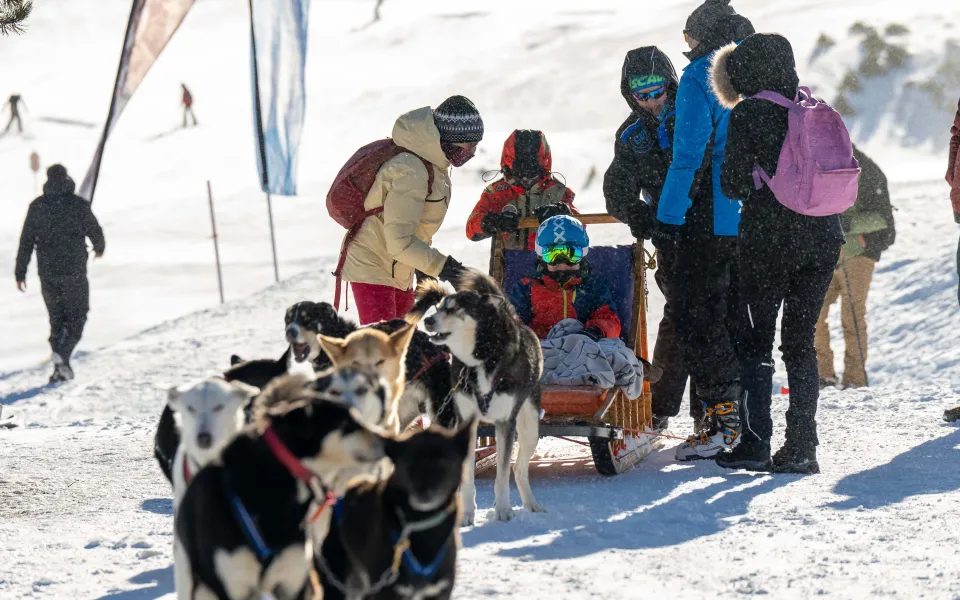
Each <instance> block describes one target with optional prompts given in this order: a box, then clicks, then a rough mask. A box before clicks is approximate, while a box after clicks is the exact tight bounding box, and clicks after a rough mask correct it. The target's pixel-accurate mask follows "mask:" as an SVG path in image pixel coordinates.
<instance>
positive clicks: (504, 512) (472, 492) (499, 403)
mask: <svg viewBox="0 0 960 600" xmlns="http://www.w3.org/2000/svg"><path fill="white" fill-rule="evenodd" d="M457 290H458V291H456V293H450V291H449V290H448V289H445V288H444V287H443V286H442V285H441V284H440V283H439V282H437V281H436V280H432V281H431V280H427V281H425V282H424V283H422V284H421V285H420V287H419V288H418V289H417V301H416V303H415V304H414V307H413V309H412V310H411V311H410V314H409V315H408V316H407V318H408V320H410V321H411V322H418V321H420V320H421V319H423V317H424V316H426V313H427V311H428V310H429V309H430V308H431V307H434V306H435V307H436V309H437V310H436V312H435V313H434V314H433V315H432V316H430V317H427V318H426V319H423V324H424V326H425V327H426V330H427V332H429V333H430V334H431V336H432V337H431V338H430V341H431V342H433V343H434V344H437V345H442V346H444V347H446V348H447V349H449V350H450V353H451V354H452V355H453V371H454V377H455V380H456V381H457V383H456V384H455V387H454V392H453V400H454V403H455V405H456V408H457V412H458V414H459V415H460V418H461V419H464V420H468V421H469V420H472V421H473V423H474V432H473V433H474V435H473V437H472V440H473V442H472V443H471V446H470V453H469V456H468V458H467V461H466V462H465V463H464V478H463V486H462V492H461V493H462V499H463V523H464V524H465V525H471V524H473V522H474V518H475V513H476V509H477V502H476V488H475V487H474V456H475V451H476V428H477V426H476V423H477V422H478V421H480V422H483V423H491V424H493V425H495V427H496V443H497V477H496V483H495V487H494V493H495V500H494V509H495V512H496V518H497V519H498V520H500V521H509V520H510V519H511V518H513V508H512V506H511V504H510V462H511V454H512V451H513V438H514V433H516V435H517V439H518V442H519V451H518V455H517V463H516V467H515V477H516V482H517V488H518V489H519V491H520V497H521V499H522V500H523V505H524V507H525V508H526V509H527V510H529V511H531V512H544V509H543V508H542V507H541V506H540V505H539V504H538V503H537V501H536V499H535V498H534V496H533V490H531V488H530V477H529V466H530V459H531V458H532V457H533V454H534V452H535V451H536V449H537V442H538V440H539V437H540V395H541V385H540V377H541V374H542V372H543V355H542V353H541V351H540V340H538V339H537V336H536V334H534V332H533V330H531V329H530V328H529V327H527V326H526V325H524V324H523V323H522V322H521V321H520V320H519V319H517V315H516V312H515V310H514V309H513V306H512V305H511V304H510V302H509V301H508V300H507V299H506V298H504V296H503V292H502V291H501V290H500V287H499V286H498V285H497V284H496V282H495V281H494V280H493V279H492V278H491V277H489V276H487V275H485V274H483V273H480V272H478V271H474V270H468V271H467V272H466V273H464V275H462V276H461V277H460V280H459V282H458V285H457Z"/></svg>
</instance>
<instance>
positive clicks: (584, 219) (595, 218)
mask: <svg viewBox="0 0 960 600" xmlns="http://www.w3.org/2000/svg"><path fill="white" fill-rule="evenodd" d="M570 216H571V217H573V218H574V219H576V220H578V221H580V222H581V223H583V224H584V225H609V224H611V223H619V222H620V221H619V219H617V218H616V217H612V216H610V215H608V214H606V213H593V214H589V215H570ZM539 226H540V221H538V220H537V219H536V218H534V217H527V218H524V219H520V228H521V229H536V228H537V227H539Z"/></svg>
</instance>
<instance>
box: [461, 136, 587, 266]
mask: <svg viewBox="0 0 960 600" xmlns="http://www.w3.org/2000/svg"><path fill="white" fill-rule="evenodd" d="M552 167H553V154H552V153H551V152H550V144H548V143H547V136H545V135H544V134H543V132H542V131H538V130H536V129H518V130H516V131H514V132H513V133H512V134H510V137H508V138H507V141H506V142H504V143H503V153H502V154H501V156H500V170H501V172H502V173H503V177H501V178H500V179H498V180H496V181H494V182H493V183H491V184H490V185H488V186H487V188H486V189H485V190H483V194H481V196H480V201H479V202H477V205H476V206H475V207H474V208H473V212H471V213H470V218H469V219H467V229H466V232H467V238H468V239H470V240H472V241H474V242H479V241H481V240H485V239H487V238H489V237H492V236H494V235H497V234H500V235H502V236H503V245H504V248H506V249H509V250H533V249H534V247H535V238H536V233H537V230H536V229H525V230H521V229H520V219H524V218H534V217H535V218H536V219H537V220H538V221H540V222H541V223H542V222H543V221H546V220H547V219H549V218H550V217H554V216H556V215H570V214H578V213H577V209H576V208H574V206H573V198H574V196H575V194H574V193H573V190H571V189H570V188H568V187H567V186H566V185H564V184H562V183H560V182H559V181H557V180H556V178H554V177H553V174H552V173H551V169H552Z"/></svg>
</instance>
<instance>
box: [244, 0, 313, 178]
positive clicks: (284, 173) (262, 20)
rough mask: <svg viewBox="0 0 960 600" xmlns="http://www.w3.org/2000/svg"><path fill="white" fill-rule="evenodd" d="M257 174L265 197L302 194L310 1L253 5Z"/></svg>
mask: <svg viewBox="0 0 960 600" xmlns="http://www.w3.org/2000/svg"><path fill="white" fill-rule="evenodd" d="M249 5H250V34H251V37H250V44H251V65H250V66H251V76H252V81H253V86H252V87H253V117H254V132H255V133H256V134H257V168H258V169H259V172H260V184H261V188H262V189H263V191H264V192H266V193H268V194H277V195H280V196H294V195H296V193H297V152H298V150H299V148H300V132H301V130H302V129H303V116H304V111H305V108H306V86H305V84H304V69H305V67H306V62H307V23H308V17H309V13H310V1H309V0H249Z"/></svg>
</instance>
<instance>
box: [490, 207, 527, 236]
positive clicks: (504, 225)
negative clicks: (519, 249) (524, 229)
mask: <svg viewBox="0 0 960 600" xmlns="http://www.w3.org/2000/svg"><path fill="white" fill-rule="evenodd" d="M480 229H482V230H483V232H484V233H485V234H487V235H494V234H496V233H513V232H514V231H516V230H518V229H520V213H517V212H502V213H498V212H488V213H487V214H485V215H484V216H483V220H482V221H480Z"/></svg>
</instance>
